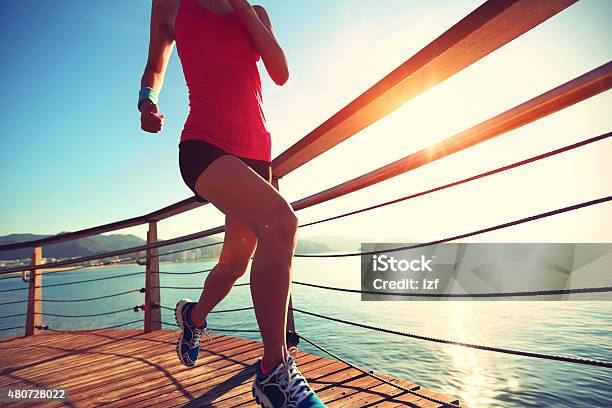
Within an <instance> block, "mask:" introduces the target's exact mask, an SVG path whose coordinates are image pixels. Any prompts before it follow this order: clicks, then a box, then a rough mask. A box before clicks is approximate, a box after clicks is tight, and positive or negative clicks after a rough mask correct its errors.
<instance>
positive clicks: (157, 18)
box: [140, 0, 176, 133]
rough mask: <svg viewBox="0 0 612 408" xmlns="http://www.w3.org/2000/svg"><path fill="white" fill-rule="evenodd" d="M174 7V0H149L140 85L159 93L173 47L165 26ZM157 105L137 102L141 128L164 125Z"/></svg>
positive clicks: (157, 128) (150, 128) (146, 128)
mask: <svg viewBox="0 0 612 408" xmlns="http://www.w3.org/2000/svg"><path fill="white" fill-rule="evenodd" d="M175 9H176V0H153V4H152V6H151V28H150V39H149V57H148V59H147V65H146V66H145V69H144V73H143V74H142V79H141V81H140V86H141V88H144V87H149V88H152V89H153V90H154V91H155V92H156V93H157V94H159V93H160V91H161V88H162V86H163V84H164V76H165V74H166V68H167V67H168V60H169V59H170V55H171V54H172V50H173V48H174V39H173V38H172V35H171V33H170V30H169V29H168V24H167V23H168V17H169V16H171V15H173V13H174V11H175ZM158 112H159V111H158V107H157V105H155V104H154V103H152V102H151V101H149V100H145V101H144V102H143V103H142V105H141V116H140V121H141V128H142V129H143V130H145V131H147V132H152V133H156V132H159V131H160V130H161V128H162V126H163V124H164V115H160V114H158Z"/></svg>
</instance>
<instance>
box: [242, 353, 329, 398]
mask: <svg viewBox="0 0 612 408" xmlns="http://www.w3.org/2000/svg"><path fill="white" fill-rule="evenodd" d="M260 360H261V359H259V360H258V361H257V368H256V370H255V371H256V373H255V381H254V382H253V390H252V392H253V397H255V402H257V404H259V405H261V406H262V407H264V408H321V407H325V406H326V405H325V404H324V403H323V401H321V400H320V399H319V397H317V396H316V394H315V392H314V391H313V390H312V389H311V388H310V386H309V385H308V382H307V381H306V379H305V378H304V376H303V375H302V373H300V370H298V368H297V366H296V365H295V358H294V357H293V356H291V355H289V356H288V357H287V359H286V360H285V361H284V362H282V363H280V364H279V365H278V366H277V367H276V368H275V369H273V370H272V371H270V372H269V373H268V374H267V375H266V374H264V373H263V372H262V371H261V361H260Z"/></svg>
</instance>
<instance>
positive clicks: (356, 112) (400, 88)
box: [272, 0, 575, 177]
mask: <svg viewBox="0 0 612 408" xmlns="http://www.w3.org/2000/svg"><path fill="white" fill-rule="evenodd" d="M573 3H575V0H569V1H567V0H563V1H538V0H519V1H505V0H500V1H487V2H485V3H484V4H482V5H481V6H480V7H478V8H477V9H475V10H474V11H472V12H471V13H470V14H468V15H467V16H466V17H464V18H463V19H462V20H461V21H459V22H458V23H457V24H455V25H454V26H452V27H451V28H450V29H448V30H447V31H446V32H445V33H443V34H442V35H440V36H439V37H438V38H436V39H435V40H434V41H432V42H431V43H430V44H429V45H427V46H426V47H425V48H423V49H422V50H421V51H419V52H417V53H416V54H414V56H412V57H411V58H409V59H408V60H407V61H406V62H404V63H403V64H402V65H400V66H399V67H397V68H396V69H395V70H393V72H391V73H390V74H389V75H387V76H386V77H384V78H383V79H381V80H380V81H378V82H377V83H376V84H374V86H372V87H370V88H369V89H368V90H366V91H365V92H364V93H363V94H361V95H360V96H359V97H357V98H356V99H355V100H353V101H352V102H351V103H349V104H348V105H346V106H345V107H344V108H342V109H341V110H340V111H339V112H338V113H336V114H335V115H333V116H332V117H331V118H329V119H328V120H327V121H325V122H323V123H322V124H321V125H319V126H318V127H317V128H316V129H314V130H313V131H312V132H310V133H309V134H308V135H306V136H305V137H304V138H302V140H300V141H299V142H297V143H296V144H294V145H293V146H291V147H290V148H289V149H287V150H286V151H285V152H284V153H282V154H281V155H280V156H278V157H277V158H275V159H274V161H273V162H272V165H273V168H274V174H275V175H276V176H277V177H283V176H285V175H287V174H289V173H290V172H292V171H294V170H295V169H297V168H298V167H300V166H302V165H303V164H306V163H307V162H309V161H310V160H312V159H314V158H315V157H317V156H319V155H320V154H322V153H324V152H326V151H328V150H330V149H331V148H332V147H334V146H336V145H337V144H339V143H340V142H342V141H344V140H346V139H348V138H349V137H351V136H353V135H354V134H356V133H358V132H360V131H361V130H362V129H365V128H366V127H368V126H369V125H371V124H372V123H374V122H376V121H377V120H379V119H381V118H383V117H385V116H386V115H388V114H389V113H391V112H393V111H394V110H396V109H397V108H399V107H400V106H401V105H402V104H404V103H405V102H407V101H408V100H410V99H412V98H414V97H416V96H418V95H420V94H422V93H423V92H425V91H426V90H428V89H430V88H432V87H433V86H435V85H437V84H439V83H441V82H442V81H444V80H446V79H447V78H449V77H451V76H453V75H454V74H456V73H458V72H459V71H461V70H463V69H465V68H466V67H468V66H470V65H471V64H473V63H475V62H476V61H478V60H480V59H482V58H483V57H485V56H487V55H488V54H490V53H491V52H493V51H495V50H496V49H498V48H500V47H502V46H503V45H505V44H507V43H509V42H510V41H512V40H514V39H515V38H517V37H519V36H520V35H521V34H524V33H526V32H527V31H529V30H530V29H532V28H533V27H535V26H537V25H538V24H540V23H542V22H544V21H546V20H547V19H549V18H550V17H552V16H554V15H555V14H557V13H559V12H560V11H562V10H564V9H565V8H567V7H569V6H570V5H571V4H573Z"/></svg>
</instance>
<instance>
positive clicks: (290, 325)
mask: <svg viewBox="0 0 612 408" xmlns="http://www.w3.org/2000/svg"><path fill="white" fill-rule="evenodd" d="M272 186H274V188H275V189H276V190H278V191H280V189H279V187H278V178H277V177H274V176H272ZM294 333H296V331H295V321H294V320H293V302H292V300H291V294H290V295H289V304H288V309H287V347H292V346H297V343H298V337H297V336H296V335H295V334H294Z"/></svg>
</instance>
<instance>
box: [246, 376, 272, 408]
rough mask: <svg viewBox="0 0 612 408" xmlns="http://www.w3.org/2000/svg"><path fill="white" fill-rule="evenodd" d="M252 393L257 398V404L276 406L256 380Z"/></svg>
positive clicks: (268, 406) (267, 407)
mask: <svg viewBox="0 0 612 408" xmlns="http://www.w3.org/2000/svg"><path fill="white" fill-rule="evenodd" d="M251 394H253V398H255V402H256V403H257V405H260V406H262V407H264V408H274V405H272V402H270V400H269V399H268V397H267V396H266V394H264V393H263V392H262V391H261V390H260V389H259V387H257V385H255V381H253V387H252V388H251Z"/></svg>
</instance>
